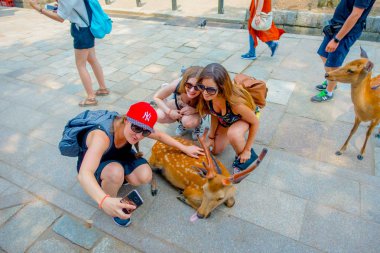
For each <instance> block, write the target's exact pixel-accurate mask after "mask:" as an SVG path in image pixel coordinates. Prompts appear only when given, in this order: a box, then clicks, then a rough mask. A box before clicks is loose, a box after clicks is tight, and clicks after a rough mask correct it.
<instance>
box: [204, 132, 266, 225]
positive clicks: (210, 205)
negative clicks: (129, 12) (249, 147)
mask: <svg viewBox="0 0 380 253" xmlns="http://www.w3.org/2000/svg"><path fill="white" fill-rule="evenodd" d="M207 132H208V129H206V130H205V133H204V135H203V136H202V138H200V137H199V136H198V140H199V143H200V144H201V146H202V148H203V150H204V151H205V155H206V158H207V164H205V163H203V166H204V168H205V170H200V173H199V174H200V175H201V176H202V177H204V178H206V179H207V182H206V183H205V184H204V185H203V199H202V203H201V205H200V207H199V208H198V210H197V216H198V218H207V217H208V216H209V215H210V213H211V212H212V211H213V210H214V209H215V208H216V207H218V206H219V205H221V204H222V203H224V204H225V205H226V206H228V207H231V206H233V205H234V204H235V199H234V196H235V192H236V187H235V186H234V184H237V183H239V182H240V181H241V180H242V179H243V178H245V177H246V176H247V175H248V174H249V173H251V172H252V171H253V170H254V169H256V168H257V166H258V165H259V164H260V162H261V160H262V159H263V158H264V157H265V155H266V153H267V150H266V149H264V150H263V152H262V153H261V154H260V156H259V158H258V159H257V161H256V163H255V164H254V165H252V166H250V167H249V168H247V169H246V170H244V171H242V172H240V173H237V174H234V175H232V176H225V175H221V174H218V173H217V172H216V166H217V165H216V164H215V161H214V160H213V159H212V157H211V154H210V149H209V147H207V146H206V144H205V138H206V136H207Z"/></svg>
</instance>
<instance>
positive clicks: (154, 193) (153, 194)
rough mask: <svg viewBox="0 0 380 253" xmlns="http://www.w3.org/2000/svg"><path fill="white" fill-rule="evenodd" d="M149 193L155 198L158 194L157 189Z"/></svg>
mask: <svg viewBox="0 0 380 253" xmlns="http://www.w3.org/2000/svg"><path fill="white" fill-rule="evenodd" d="M150 193H151V194H152V196H156V195H157V194H158V189H152V190H151V191H150Z"/></svg>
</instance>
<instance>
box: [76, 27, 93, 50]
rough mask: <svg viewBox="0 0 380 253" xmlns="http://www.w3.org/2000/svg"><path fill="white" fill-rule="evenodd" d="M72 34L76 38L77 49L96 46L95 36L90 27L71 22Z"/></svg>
mask: <svg viewBox="0 0 380 253" xmlns="http://www.w3.org/2000/svg"><path fill="white" fill-rule="evenodd" d="M70 32H71V36H73V38H74V48H75V49H89V48H93V47H94V46H95V37H94V35H92V33H91V30H90V28H89V27H79V26H78V27H77V26H76V24H74V23H71V30H70Z"/></svg>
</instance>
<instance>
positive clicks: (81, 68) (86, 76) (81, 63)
mask: <svg viewBox="0 0 380 253" xmlns="http://www.w3.org/2000/svg"><path fill="white" fill-rule="evenodd" d="M89 53H90V49H75V64H76V66H77V69H78V73H79V76H80V79H81V81H82V84H83V87H84V89H85V91H86V93H87V98H88V99H94V98H95V92H94V90H93V89H92V82H91V76H90V73H88V70H87V68H86V63H87V58H88V55H89Z"/></svg>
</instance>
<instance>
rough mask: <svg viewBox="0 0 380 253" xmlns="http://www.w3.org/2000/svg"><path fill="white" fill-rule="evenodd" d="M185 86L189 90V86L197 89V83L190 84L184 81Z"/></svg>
mask: <svg viewBox="0 0 380 253" xmlns="http://www.w3.org/2000/svg"><path fill="white" fill-rule="evenodd" d="M185 87H186V88H188V89H189V90H191V88H194V90H196V91H199V87H198V85H192V84H191V83H185Z"/></svg>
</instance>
